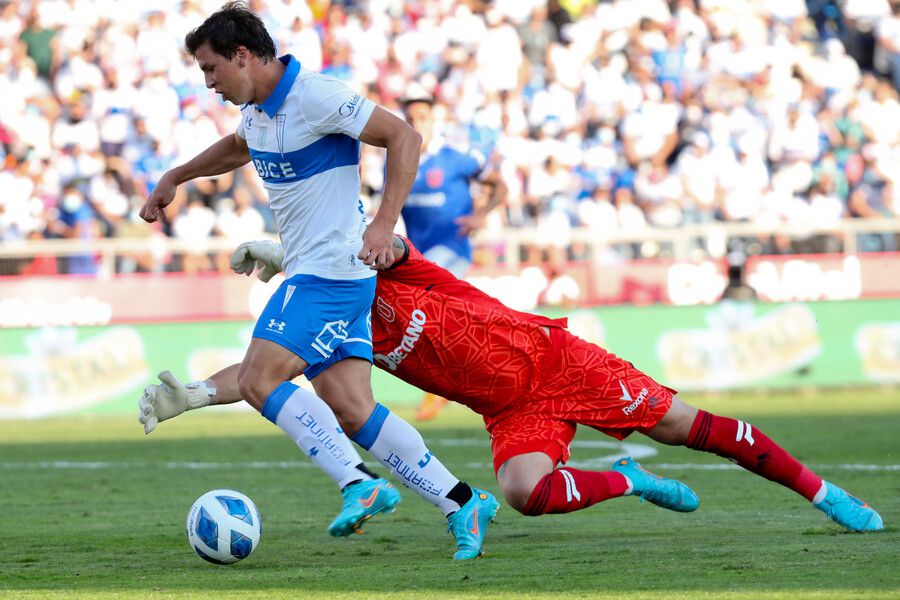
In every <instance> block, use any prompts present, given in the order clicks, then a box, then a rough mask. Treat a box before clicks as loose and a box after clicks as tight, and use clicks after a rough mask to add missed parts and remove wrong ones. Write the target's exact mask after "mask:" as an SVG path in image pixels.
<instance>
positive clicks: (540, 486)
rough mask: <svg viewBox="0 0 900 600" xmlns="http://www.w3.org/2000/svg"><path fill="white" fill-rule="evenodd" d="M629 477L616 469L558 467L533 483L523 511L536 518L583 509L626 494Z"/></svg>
mask: <svg viewBox="0 0 900 600" xmlns="http://www.w3.org/2000/svg"><path fill="white" fill-rule="evenodd" d="M627 489H628V480H626V479H625V476H624V475H622V474H621V473H616V472H615V471H579V470H578V469H570V468H568V467H565V468H562V469H556V470H555V471H553V472H552V473H548V474H547V475H544V477H543V478H542V479H541V480H540V481H539V482H538V483H537V485H536V486H534V491H532V492H531V497H530V498H529V499H528V504H526V505H525V510H524V511H523V512H524V514H526V515H529V516H532V517H536V516H538V515H548V514H553V513H567V512H572V511H575V510H581V509H582V508H587V507H588V506H592V505H594V504H597V503H598V502H603V501H604V500H608V499H610V498H617V497H619V496H622V495H624V494H625V490H627Z"/></svg>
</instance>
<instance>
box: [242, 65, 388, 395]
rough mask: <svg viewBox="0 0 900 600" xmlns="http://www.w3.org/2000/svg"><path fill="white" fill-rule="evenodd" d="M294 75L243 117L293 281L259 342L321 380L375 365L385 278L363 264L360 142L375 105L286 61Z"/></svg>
mask: <svg viewBox="0 0 900 600" xmlns="http://www.w3.org/2000/svg"><path fill="white" fill-rule="evenodd" d="M279 60H281V62H282V63H284V65H285V71H284V74H283V75H282V77H281V80H280V81H279V82H278V85H277V86H275V89H274V90H273V92H272V94H271V95H270V96H269V97H268V98H266V100H265V101H263V102H262V103H261V104H259V105H253V104H247V105H246V106H244V107H242V108H241V114H242V117H243V118H242V120H241V123H240V125H239V126H238V129H237V134H238V135H239V136H241V137H242V138H244V139H245V140H246V141H247V146H248V147H249V149H250V156H251V158H252V161H253V165H254V166H255V167H256V172H257V173H259V176H260V177H262V180H263V182H265V187H266V190H267V191H268V193H269V206H270V207H271V209H272V213H273V214H274V215H275V222H276V224H277V225H278V231H279V234H280V236H281V243H282V245H283V246H284V271H285V277H286V279H285V280H284V282H283V283H282V284H281V286H279V288H278V290H277V291H276V292H275V293H274V294H273V295H272V297H271V298H270V299H269V302H268V303H267V304H266V307H265V308H264V309H263V311H262V314H260V316H259V319H258V320H257V322H256V326H255V327H254V329H253V337H254V338H262V339H266V340H269V341H272V342H274V343H276V344H279V345H281V346H283V347H285V348H287V349H288V350H290V351H291V352H293V353H294V354H296V355H297V356H299V357H300V358H302V359H303V360H304V361H305V362H306V363H307V365H308V366H307V368H306V370H305V375H306V376H307V377H308V378H310V379H312V378H313V377H315V376H316V375H318V374H319V373H321V372H322V371H323V370H325V369H327V368H328V367H329V366H330V365H332V364H334V363H335V362H336V361H338V360H343V359H345V358H351V357H357V358H363V359H365V360H368V361H370V362H371V361H372V323H371V316H370V315H371V308H372V301H373V300H374V298H375V271H373V270H372V269H370V268H369V267H367V266H366V265H365V264H363V263H362V261H360V260H359V259H357V254H359V251H360V249H361V248H362V236H363V232H364V231H365V227H366V220H365V214H364V212H363V207H362V202H361V201H360V198H359V141H358V139H359V136H360V134H361V133H362V130H363V128H364V127H365V125H366V122H367V121H368V120H369V117H370V116H371V115H372V111H374V110H375V105H374V104H373V103H372V102H370V101H369V100H366V99H365V98H363V97H362V96H360V95H359V94H356V93H354V92H353V91H352V90H350V89H349V88H348V87H347V86H346V85H344V84H343V83H341V82H340V81H338V80H337V79H333V78H331V77H325V76H324V75H321V74H319V73H314V72H312V71H307V70H304V69H302V68H301V67H300V63H299V62H297V60H296V59H294V58H293V57H292V56H284V57H281V58H280V59H279Z"/></svg>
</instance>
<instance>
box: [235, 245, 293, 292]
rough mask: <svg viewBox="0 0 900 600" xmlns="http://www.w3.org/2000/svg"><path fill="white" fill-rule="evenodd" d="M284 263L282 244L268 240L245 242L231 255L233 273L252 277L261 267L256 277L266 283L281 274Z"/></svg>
mask: <svg viewBox="0 0 900 600" xmlns="http://www.w3.org/2000/svg"><path fill="white" fill-rule="evenodd" d="M283 262H284V248H283V247H282V246H281V244H279V243H277V242H272V241H268V240H264V241H254V242H244V243H243V244H241V245H240V246H238V247H237V248H235V249H234V252H233V253H232V254H231V270H232V271H234V272H235V273H238V274H240V273H243V274H244V275H250V274H251V273H253V269H255V268H256V266H257V265H259V267H260V271H259V273H257V274H256V276H257V277H258V278H259V280H260V281H265V282H267V281H269V280H270V279H272V277H274V276H275V274H276V273H280V272H281V270H282V266H281V264H282V263H283Z"/></svg>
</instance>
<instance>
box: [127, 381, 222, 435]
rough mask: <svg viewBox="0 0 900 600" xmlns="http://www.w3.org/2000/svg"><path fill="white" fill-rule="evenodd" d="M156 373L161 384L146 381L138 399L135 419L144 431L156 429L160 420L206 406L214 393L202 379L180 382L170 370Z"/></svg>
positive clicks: (147, 432)
mask: <svg viewBox="0 0 900 600" xmlns="http://www.w3.org/2000/svg"><path fill="white" fill-rule="evenodd" d="M157 377H159V381H160V382H161V384H162V385H157V384H155V383H154V384H151V385H148V386H147V387H145V388H144V395H143V396H141V399H140V400H139V401H138V406H139V407H140V409H141V414H140V416H139V417H138V421H139V422H140V424H141V425H143V426H144V433H145V434H149V433H150V432H151V431H153V430H154V429H156V426H157V425H158V424H159V422H160V421H165V420H166V419H171V418H172V417H177V416H178V415H180V414H181V413H183V412H184V411H186V410H194V409H195V408H200V407H202V406H207V405H208V404H209V403H210V400H211V398H212V396H213V394H214V393H215V390H210V388H209V386H207V385H206V383H205V382H203V381H198V382H195V383H189V384H187V385H184V384H183V383H181V382H180V381H179V380H178V378H177V377H175V376H174V375H172V372H171V371H162V372H161V373H160V374H159V375H157Z"/></svg>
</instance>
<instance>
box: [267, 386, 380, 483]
mask: <svg viewBox="0 0 900 600" xmlns="http://www.w3.org/2000/svg"><path fill="white" fill-rule="evenodd" d="M262 415H263V416H264V417H265V418H267V419H269V420H270V421H272V422H273V423H275V424H276V425H278V427H279V428H281V430H282V431H284V432H285V433H286V434H288V436H290V438H291V439H292V440H294V441H295V442H297V445H298V446H300V449H301V450H303V452H304V453H306V455H307V456H308V457H309V458H310V459H312V461H313V462H314V463H316V465H318V466H319V468H320V469H322V470H323V471H325V474H326V475H328V476H329V477H331V478H332V479H334V481H335V482H337V484H338V487H340V488H343V487H344V486H346V485H347V484H348V483H350V482H351V481H356V480H359V479H370V477H369V476H368V475H367V474H365V473H364V472H362V471H360V470H358V469H357V468H356V465H359V464H361V463H362V459H361V458H360V457H359V453H358V452H357V451H356V448H354V447H353V444H351V443H350V440H349V439H348V438H347V436H346V435H344V430H343V429H341V427H340V425H339V424H338V422H337V418H336V417H335V416H334V413H333V412H332V411H331V409H330V408H329V407H328V405H327V404H325V402H324V401H323V400H322V399H321V398H319V397H318V396H316V395H315V394H313V393H312V392H309V391H307V390H304V389H303V388H300V387H297V386H296V385H294V384H293V383H291V382H289V381H286V382H284V383H282V384H281V385H279V386H278V387H277V388H275V390H274V391H273V392H272V393H271V394H269V397H268V398H266V402H265V404H263V408H262Z"/></svg>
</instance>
